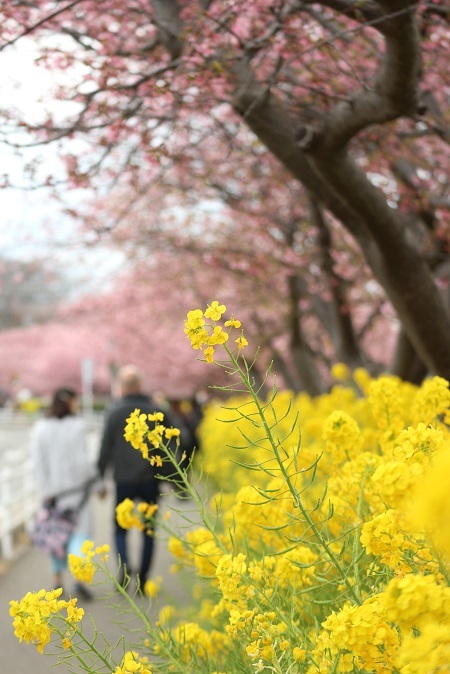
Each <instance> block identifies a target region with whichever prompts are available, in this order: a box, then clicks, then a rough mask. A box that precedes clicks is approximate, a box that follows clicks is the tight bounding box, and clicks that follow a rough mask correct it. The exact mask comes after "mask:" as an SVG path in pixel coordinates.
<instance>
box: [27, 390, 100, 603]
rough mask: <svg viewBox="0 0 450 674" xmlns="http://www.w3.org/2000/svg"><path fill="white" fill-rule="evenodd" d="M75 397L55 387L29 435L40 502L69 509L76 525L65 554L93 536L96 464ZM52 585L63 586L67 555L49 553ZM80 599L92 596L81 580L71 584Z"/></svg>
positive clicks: (69, 392)
mask: <svg viewBox="0 0 450 674" xmlns="http://www.w3.org/2000/svg"><path fill="white" fill-rule="evenodd" d="M77 407H78V400H77V395H76V393H75V391H72V390H71V389H68V388H60V389H58V390H57V391H56V392H55V393H54V395H53V399H52V402H51V405H50V408H49V410H48V413H47V417H46V418H44V419H40V420H39V421H37V422H36V424H35V425H34V428H33V431H32V436H31V456H32V461H33V467H34V473H35V475H36V479H37V485H38V489H39V492H40V496H41V499H42V502H43V505H46V506H49V505H57V506H58V508H59V509H60V510H66V509H67V510H72V511H73V513H74V520H75V528H74V530H73V532H72V534H71V536H70V538H69V542H68V546H67V555H68V554H70V553H73V554H81V553H80V549H81V545H82V543H83V541H84V540H85V539H88V538H92V515H91V507H90V503H89V490H90V486H91V485H92V483H93V482H94V481H95V474H96V471H95V466H93V465H91V464H90V462H89V460H88V455H87V443H86V428H85V423H84V421H83V419H81V418H80V417H77V416H76V412H77ZM51 566H52V570H53V574H54V576H53V586H54V588H58V587H62V586H63V572H64V570H65V569H66V568H67V556H66V558H65V559H61V558H59V557H56V556H54V555H52V556H51ZM74 592H75V593H76V595H77V596H78V597H80V598H82V599H86V600H89V599H92V598H93V595H92V594H91V592H90V591H89V590H88V588H87V587H86V586H85V585H84V584H82V583H76V584H75V587H74Z"/></svg>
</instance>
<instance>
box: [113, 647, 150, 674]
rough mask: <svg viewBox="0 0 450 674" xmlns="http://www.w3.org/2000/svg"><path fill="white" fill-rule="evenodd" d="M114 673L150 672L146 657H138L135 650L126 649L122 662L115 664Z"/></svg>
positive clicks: (135, 673) (144, 673)
mask: <svg viewBox="0 0 450 674" xmlns="http://www.w3.org/2000/svg"><path fill="white" fill-rule="evenodd" d="M114 674H152V670H151V668H150V665H149V662H148V658H146V657H143V658H141V657H139V655H138V653H136V651H127V652H126V653H125V655H124V656H123V660H122V663H121V664H120V665H117V667H116V669H115V670H114Z"/></svg>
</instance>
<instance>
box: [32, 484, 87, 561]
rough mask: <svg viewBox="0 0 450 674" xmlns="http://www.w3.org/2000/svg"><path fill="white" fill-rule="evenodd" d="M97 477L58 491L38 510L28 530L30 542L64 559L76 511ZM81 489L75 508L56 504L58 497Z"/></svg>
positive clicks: (79, 508)
mask: <svg viewBox="0 0 450 674" xmlns="http://www.w3.org/2000/svg"><path fill="white" fill-rule="evenodd" d="M96 479H97V478H93V479H91V480H88V482H86V484H84V485H83V486H81V487H75V488H74V489H67V490H66V491H64V492H60V493H59V494H57V495H56V496H54V497H53V498H51V499H49V500H48V502H47V503H44V505H43V506H42V507H41V508H40V509H39V510H38V512H37V514H36V517H35V520H34V523H33V525H32V528H31V531H30V539H31V542H32V544H33V545H34V546H35V547H36V548H38V549H39V550H42V551H43V552H45V553H46V554H47V555H53V556H54V557H56V558H57V559H66V557H67V545H68V543H69V538H70V537H71V535H72V533H73V531H74V529H75V526H76V524H77V517H78V513H79V512H80V510H81V508H82V507H83V505H84V504H85V503H86V501H87V499H88V496H89V491H90V488H91V486H92V484H93V482H95V480H96ZM78 491H82V492H83V494H82V497H81V500H80V503H79V504H78V506H77V507H76V508H64V509H63V508H61V507H60V506H58V498H60V497H61V496H66V495H67V494H72V493H75V492H78Z"/></svg>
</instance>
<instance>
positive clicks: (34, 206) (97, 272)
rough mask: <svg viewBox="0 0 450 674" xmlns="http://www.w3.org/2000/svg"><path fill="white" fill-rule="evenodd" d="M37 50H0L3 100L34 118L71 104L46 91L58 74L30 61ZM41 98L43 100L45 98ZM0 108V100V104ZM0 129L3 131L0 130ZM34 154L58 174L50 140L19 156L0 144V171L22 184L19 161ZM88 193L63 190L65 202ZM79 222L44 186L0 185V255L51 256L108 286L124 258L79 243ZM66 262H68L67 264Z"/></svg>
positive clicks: (26, 44)
mask: <svg viewBox="0 0 450 674" xmlns="http://www.w3.org/2000/svg"><path fill="white" fill-rule="evenodd" d="M36 53H37V50H36V48H35V46H34V44H33V41H32V40H31V39H26V40H25V39H24V40H22V41H20V42H19V43H18V44H17V45H14V46H12V47H9V48H8V49H6V50H5V51H3V52H0V72H1V73H2V100H3V101H7V102H8V106H11V105H13V106H15V107H16V108H18V109H19V110H21V111H24V112H25V113H26V116H27V118H29V119H33V121H37V120H38V119H39V118H40V116H41V114H42V110H43V109H44V108H45V107H49V105H50V106H51V111H52V113H53V114H55V113H56V114H57V113H58V111H59V110H61V112H63V111H64V112H65V113H67V112H68V111H70V107H71V104H68V103H64V102H56V103H55V102H54V101H52V100H51V97H50V95H49V92H50V91H51V89H52V87H53V86H54V84H55V83H57V80H58V78H59V79H61V77H62V76H64V75H62V74H61V73H57V74H55V73H52V72H49V71H47V70H45V68H40V67H38V66H36V65H35V64H34V63H33V59H34V57H35V55H36ZM43 99H44V100H45V99H46V101H45V102H43ZM0 107H1V104H0ZM0 131H1V130H0ZM34 157H41V158H42V173H43V174H44V175H47V174H49V173H54V174H56V175H58V171H59V170H60V165H59V159H58V157H57V152H56V147H54V146H52V145H48V146H42V147H38V148H33V149H28V150H26V151H25V152H24V156H23V157H18V156H16V153H15V152H14V151H13V150H12V149H10V148H8V147H7V146H6V145H5V144H3V143H2V144H1V152H0V175H2V176H3V175H4V174H8V175H9V177H10V180H11V182H12V183H13V184H15V185H19V186H24V185H25V186H26V185H27V179H26V178H24V176H23V173H22V171H23V166H24V163H25V162H26V161H29V160H30V159H32V158H34ZM89 196H90V195H89V192H88V191H86V190H83V191H81V190H80V191H78V192H75V191H71V190H68V191H67V201H68V203H72V204H76V203H77V201H78V200H80V199H83V200H87V199H89ZM78 240H79V235H78V233H77V224H76V223H75V222H74V221H73V220H72V219H71V218H69V217H68V216H65V215H63V214H62V212H61V206H60V205H59V204H58V203H57V202H56V201H54V200H53V199H51V198H49V193H48V190H46V189H45V188H42V189H37V190H31V191H30V190H20V189H11V188H7V189H0V254H2V255H7V256H14V257H19V258H22V257H24V258H29V257H32V256H34V255H44V256H46V255H50V256H51V257H52V260H53V261H54V263H55V264H56V265H58V264H60V265H61V266H63V267H64V268H66V269H70V271H71V276H73V277H75V278H76V277H77V276H78V277H80V278H81V277H84V276H86V272H88V274H89V275H91V274H92V276H93V279H92V282H93V283H94V285H97V286H99V288H100V287H101V286H102V285H103V279H104V282H105V284H107V285H109V284H110V280H111V278H112V277H113V276H114V275H115V273H116V271H118V270H119V269H120V268H121V266H122V263H123V260H122V257H121V256H120V254H119V253H117V254H115V255H114V254H111V251H109V250H105V249H101V248H97V249H96V250H95V251H94V250H92V249H89V250H86V249H85V248H84V247H83V246H80V245H79V244H78V243H77V242H78ZM68 263H70V264H68Z"/></svg>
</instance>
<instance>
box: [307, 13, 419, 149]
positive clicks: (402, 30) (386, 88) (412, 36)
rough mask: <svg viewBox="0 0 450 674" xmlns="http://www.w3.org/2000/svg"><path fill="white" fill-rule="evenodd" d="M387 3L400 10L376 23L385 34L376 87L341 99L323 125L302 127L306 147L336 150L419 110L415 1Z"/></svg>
mask: <svg viewBox="0 0 450 674" xmlns="http://www.w3.org/2000/svg"><path fill="white" fill-rule="evenodd" d="M380 4H381V3H380ZM385 4H386V10H387V12H389V10H392V11H395V10H397V13H396V15H395V16H392V15H390V14H389V13H387V15H386V16H387V18H386V20H385V21H384V22H382V23H380V24H378V25H377V28H378V29H379V30H380V31H381V32H383V33H384V35H385V39H386V51H385V54H384V58H383V61H382V63H381V67H380V70H379V72H378V74H377V77H376V78H375V82H374V85H373V87H372V88H371V89H367V88H365V89H361V90H359V91H358V92H356V93H355V95H354V96H352V98H351V99H350V100H349V101H346V102H341V103H339V104H338V105H337V106H336V107H335V108H334V109H333V110H331V111H330V112H329V113H328V114H327V115H326V116H325V117H323V119H322V125H321V128H319V127H317V126H316V128H314V129H311V128H310V127H308V125H306V126H303V127H300V129H299V142H300V144H301V145H302V146H303V147H305V148H308V147H310V146H311V147H316V146H319V145H320V147H321V149H322V151H323V152H332V151H337V150H338V149H340V148H342V147H344V146H345V145H346V144H347V143H348V142H349V140H350V139H351V138H352V137H353V136H355V135H356V134H357V133H358V132H359V131H361V130H362V129H364V128H366V127H367V126H370V125H372V124H380V123H384V122H388V121H391V120H393V119H396V118H397V117H400V116H402V115H412V114H414V113H415V112H416V110H417V101H418V95H417V84H418V76H419V70H420V36H419V31H418V28H417V25H416V20H415V16H414V14H413V11H412V9H410V6H412V4H413V2H412V0H406V1H405V2H404V3H402V4H403V6H402V7H401V8H400V11H399V8H398V7H391V6H390V3H387V2H386V3H385ZM394 4H398V3H392V5H394Z"/></svg>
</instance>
